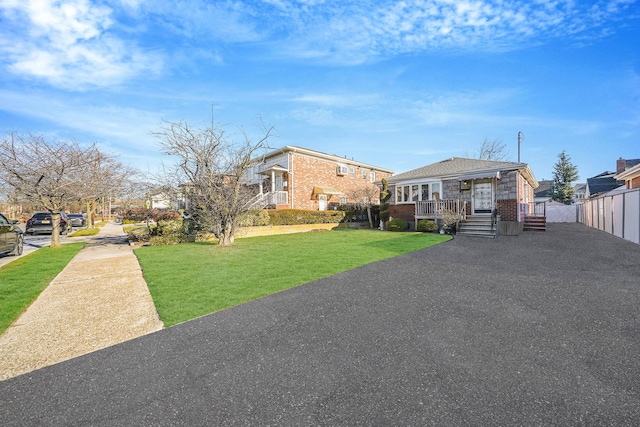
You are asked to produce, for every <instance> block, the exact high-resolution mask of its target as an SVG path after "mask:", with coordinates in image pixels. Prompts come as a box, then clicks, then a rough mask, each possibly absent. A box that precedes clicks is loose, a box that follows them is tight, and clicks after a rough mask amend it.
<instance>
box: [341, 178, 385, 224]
mask: <svg viewBox="0 0 640 427" xmlns="http://www.w3.org/2000/svg"><path fill="white" fill-rule="evenodd" d="M347 196H348V197H349V200H352V202H350V203H349V204H350V205H352V206H353V207H354V208H355V209H356V210H359V211H364V210H366V211H367V218H368V219H369V226H370V227H371V228H373V218H372V216H371V205H373V204H375V201H376V199H377V198H378V197H379V196H380V190H379V189H378V187H362V188H358V189H355V190H352V191H351V192H349V193H348V194H347Z"/></svg>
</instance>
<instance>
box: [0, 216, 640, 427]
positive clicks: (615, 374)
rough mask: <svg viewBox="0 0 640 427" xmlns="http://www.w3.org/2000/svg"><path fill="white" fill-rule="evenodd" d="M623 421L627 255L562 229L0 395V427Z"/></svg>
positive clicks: (465, 247) (631, 286) (634, 372)
mask: <svg viewBox="0 0 640 427" xmlns="http://www.w3.org/2000/svg"><path fill="white" fill-rule="evenodd" d="M300 268H304V266H300ZM638 420H640V246H638V245H635V244H632V243H629V242H627V241H624V240H622V239H619V238H616V237H613V236H610V235H608V234H606V233H604V232H601V231H598V230H594V229H590V228H587V227H585V226H582V225H579V224H569V225H567V224H558V225H556V224H551V225H550V227H549V229H548V231H547V232H544V233H540V232H538V233H534V232H530V233H525V234H523V235H521V236H519V237H501V238H499V239H496V240H485V239H478V238H469V237H467V238H464V237H458V238H456V239H455V240H453V241H451V242H448V243H445V244H442V245H439V246H436V247H433V248H429V249H425V250H421V251H418V252H414V253H411V254H408V255H403V256H399V257H396V258H393V259H389V260H386V261H383V262H379V263H375V264H371V265H368V266H365V267H362V268H358V269H355V270H352V271H349V272H346V273H343V274H339V275H336V276H332V277H330V278H327V279H323V280H319V281H316V282H313V283H309V284H307V285H304V286H301V287H298V288H296V289H292V290H288V291H285V292H282V293H279V294H277V295H273V296H270V297H267V298H263V299H260V300H258V301H254V302H251V303H247V304H244V305H242V306H239V307H235V308H232V309H229V310H226V311H223V312H219V313H215V314H212V315H209V316H205V317H202V318H200V319H196V320H194V321H191V322H187V323H184V324H181V325H178V326H174V327H172V328H168V329H166V330H163V331H160V332H157V333H154V334H151V335H147V336H144V337H142V338H139V339H135V340H132V341H128V342H126V343H123V344H119V345H117V346H114V347H110V348H107V349H104V350H100V351H97V352H95V353H91V354H88V355H85V356H82V357H79V358H76V359H73V360H70V361H67V362H63V363H60V364H58V365H54V366H51V367H48V368H45V369H41V370H39V371H34V372H32V373H29V374H25V375H22V376H19V377H16V378H13V379H9V380H6V381H3V382H0V424H2V425H30V426H32V425H92V426H99V425H122V426H125V425H127V426H128V425H154V426H157V425H287V426H293V425H295V426H303V425H350V426H351V425H380V426H389V425H437V426H461V425H505V426H507V425H508V426H512V425H562V426H567V425H637V423H638Z"/></svg>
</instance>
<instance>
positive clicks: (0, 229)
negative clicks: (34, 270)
mask: <svg viewBox="0 0 640 427" xmlns="http://www.w3.org/2000/svg"><path fill="white" fill-rule="evenodd" d="M23 247H24V234H23V233H22V229H21V228H20V227H18V225H17V224H15V223H14V222H13V221H9V220H8V219H7V218H6V217H5V216H4V215H2V214H0V254H9V255H22V249H23Z"/></svg>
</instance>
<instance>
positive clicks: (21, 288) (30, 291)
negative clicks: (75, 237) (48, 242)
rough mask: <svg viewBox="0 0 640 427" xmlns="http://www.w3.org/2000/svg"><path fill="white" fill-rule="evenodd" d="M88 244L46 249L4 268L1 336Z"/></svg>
mask: <svg viewBox="0 0 640 427" xmlns="http://www.w3.org/2000/svg"><path fill="white" fill-rule="evenodd" d="M85 244H86V243H83V242H79V243H66V244H64V245H62V247H60V248H58V249H51V248H50V247H48V246H47V247H44V248H41V249H38V250H37V251H35V252H33V253H30V254H29V255H25V256H23V257H22V258H19V259H16V260H15V261H11V262H10V263H9V264H7V265H4V266H2V267H1V268H0V334H2V333H3V332H4V331H5V329H7V328H8V327H9V326H10V325H11V323H13V322H14V321H15V320H16V319H17V318H18V316H20V314H22V312H23V311H24V310H25V309H26V308H27V307H29V306H30V305H31V303H32V302H33V301H34V300H35V299H36V298H37V297H38V295H40V292H42V291H43V290H44V289H45V288H46V287H47V286H48V285H49V283H51V281H52V280H53V279H54V278H55V277H56V276H57V275H58V273H60V272H61V271H62V270H63V269H64V267H65V266H66V265H67V264H68V263H69V261H71V259H72V258H73V257H74V256H75V255H76V254H77V253H78V252H79V251H80V249H82V248H83V247H84V245H85Z"/></svg>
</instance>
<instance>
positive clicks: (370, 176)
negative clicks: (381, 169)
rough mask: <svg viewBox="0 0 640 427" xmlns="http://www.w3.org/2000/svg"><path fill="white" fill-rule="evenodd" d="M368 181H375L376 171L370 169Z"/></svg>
mask: <svg viewBox="0 0 640 427" xmlns="http://www.w3.org/2000/svg"><path fill="white" fill-rule="evenodd" d="M369 182H376V171H371V172H370V173H369Z"/></svg>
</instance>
